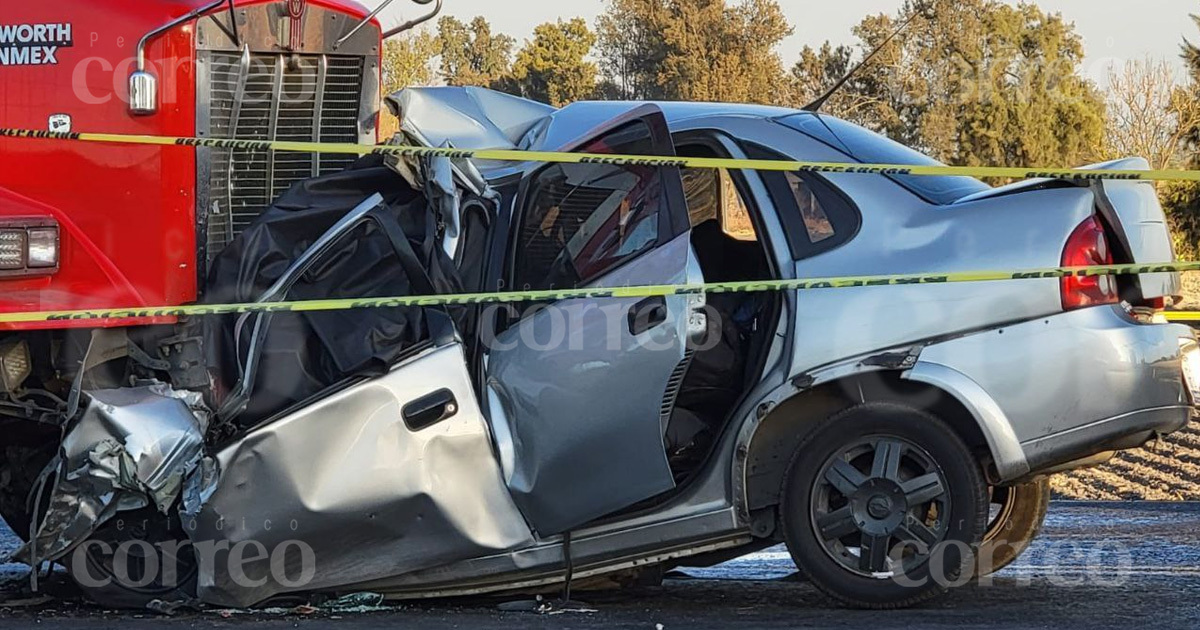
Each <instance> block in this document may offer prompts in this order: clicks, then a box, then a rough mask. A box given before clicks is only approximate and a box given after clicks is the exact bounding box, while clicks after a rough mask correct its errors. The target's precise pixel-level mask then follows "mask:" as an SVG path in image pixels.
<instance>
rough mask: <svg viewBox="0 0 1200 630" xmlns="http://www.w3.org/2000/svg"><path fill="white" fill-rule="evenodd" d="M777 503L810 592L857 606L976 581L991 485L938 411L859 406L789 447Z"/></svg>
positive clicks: (911, 599) (887, 604) (892, 603)
mask: <svg viewBox="0 0 1200 630" xmlns="http://www.w3.org/2000/svg"><path fill="white" fill-rule="evenodd" d="M781 497H782V505H781V507H780V516H781V519H780V520H781V525H782V529H783V534H784V539H785V541H786V542H787V548H788V551H789V552H790V553H791V556H792V559H793V560H794V561H795V562H796V566H797V567H798V568H799V569H800V571H801V572H803V573H804V574H805V575H806V576H807V577H808V579H809V580H810V581H811V582H812V583H813V585H815V586H816V587H817V588H818V589H820V590H821V591H822V592H824V593H825V594H826V595H828V596H830V597H832V598H833V599H835V600H837V601H838V602H840V603H842V604H845V605H849V606H853V607H856V608H870V609H890V608H903V607H907V606H911V605H914V604H917V603H919V602H922V601H924V600H927V599H929V598H931V597H934V596H936V595H938V594H940V593H942V592H944V591H945V590H946V589H947V588H949V587H951V586H959V585H962V584H964V583H966V582H967V581H969V580H970V579H971V577H972V571H971V568H972V563H973V561H974V551H975V549H976V546H977V545H978V543H979V541H980V539H981V538H982V536H983V532H984V527H985V525H986V519H987V515H988V501H987V484H986V482H985V481H984V479H983V476H982V474H981V472H980V467H979V464H978V462H976V460H975V458H974V457H973V456H972V454H971V451H970V449H968V448H967V446H966V444H964V443H963V441H962V439H961V438H960V437H959V436H958V435H957V434H956V433H955V432H954V430H953V429H951V428H950V427H949V426H948V425H947V424H946V423H945V422H943V421H942V420H941V419H939V418H937V417H936V416H934V415H932V414H930V413H927V412H925V411H921V410H918V409H914V408H912V407H908V406H904V405H898V404H892V403H865V404H861V405H857V406H854V407H851V408H849V409H846V410H844V411H842V412H840V413H837V414H835V415H834V416H832V417H830V418H828V419H826V420H825V421H823V422H822V423H821V424H820V426H818V427H817V428H816V429H814V431H813V432H812V433H811V434H810V435H809V436H808V437H807V438H806V439H805V440H804V441H803V442H802V443H801V444H800V445H799V446H798V447H797V449H796V452H795V454H794V455H793V457H792V461H791V463H790V465H789V467H788V470H787V473H786V474H785V475H784V482H783V488H782V494H781Z"/></svg>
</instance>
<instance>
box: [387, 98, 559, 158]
mask: <svg viewBox="0 0 1200 630" xmlns="http://www.w3.org/2000/svg"><path fill="white" fill-rule="evenodd" d="M387 102H388V105H389V107H391V108H392V110H393V111H394V112H396V113H397V114H398V115H399V117H400V130H401V131H403V132H404V133H405V134H407V135H409V136H410V137H412V138H414V139H417V140H419V141H420V142H421V143H422V144H425V145H426V146H435V147H440V146H445V145H449V146H453V147H457V148H460V149H483V148H488V149H516V148H518V147H521V146H522V144H523V139H524V137H525V136H526V135H527V134H528V133H529V132H530V131H531V130H532V129H533V128H534V127H535V126H536V125H538V124H540V123H542V122H543V121H544V120H545V118H546V117H547V116H549V115H550V114H552V113H553V112H554V111H555V109H554V108H553V107H551V106H549V105H544V104H542V103H537V102H534V101H530V100H527V99H523V98H520V97H516V96H510V95H508V94H504V93H502V92H496V91H493V90H488V89H484V88H478V87H433V88H428V87H411V88H406V89H404V90H401V91H399V92H396V93H395V94H393V95H391V96H389V97H388V98H387Z"/></svg>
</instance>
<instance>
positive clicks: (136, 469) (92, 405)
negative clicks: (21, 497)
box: [14, 383, 209, 563]
mask: <svg viewBox="0 0 1200 630" xmlns="http://www.w3.org/2000/svg"><path fill="white" fill-rule="evenodd" d="M86 396H87V398H88V403H87V407H86V409H85V410H84V412H83V415H82V416H81V417H80V419H79V421H78V422H76V423H75V424H74V426H73V427H71V428H70V429H69V430H68V431H67V434H66V437H65V438H64V440H63V443H62V447H61V450H60V452H59V455H58V457H57V459H56V460H55V462H54V463H52V464H51V466H50V467H49V468H48V469H47V471H46V472H45V473H44V474H43V478H42V480H41V483H42V484H50V483H53V486H46V488H47V490H48V491H49V493H50V494H49V497H50V498H49V508H48V510H47V512H46V514H45V515H44V516H43V517H42V518H41V520H40V523H39V526H38V527H37V537H36V538H35V539H34V542H30V543H29V544H27V545H26V546H25V547H23V548H22V549H21V550H19V551H18V552H17V554H16V555H15V556H14V557H15V558H17V559H19V560H21V561H24V562H30V563H32V562H36V561H41V560H56V559H58V558H61V557H62V556H64V555H66V554H67V553H68V552H69V551H70V550H71V549H72V548H74V546H75V545H77V544H78V543H80V542H82V541H84V540H87V539H88V538H89V537H90V536H91V535H92V533H93V532H95V531H96V529H97V528H99V527H100V526H101V525H103V524H104V523H105V522H106V521H108V520H109V519H111V518H112V517H113V515H115V514H116V513H117V512H122V511H127V510H138V509H142V508H145V507H148V506H151V505H153V506H154V507H155V508H156V509H157V510H158V511H159V512H161V513H163V514H166V513H167V512H168V511H169V510H170V509H171V506H172V505H173V504H174V503H175V501H176V499H178V498H179V495H180V492H181V491H182V488H183V486H184V483H185V480H187V479H188V477H189V476H190V475H191V474H192V472H193V471H195V470H197V469H198V467H200V465H201V462H202V461H203V460H204V434H205V431H206V430H207V428H208V420H209V415H208V410H207V409H206V408H205V406H204V403H203V401H202V399H201V396H200V394H197V393H194V392H180V391H176V390H173V389H171V388H170V387H168V386H167V385H165V384H163V383H155V384H153V385H149V386H143V387H135V388H127V389H113V390H98V391H92V392H86ZM193 483H194V484H196V492H198V493H201V494H202V493H203V492H204V488H203V482H202V480H197V481H193ZM35 542H36V548H35Z"/></svg>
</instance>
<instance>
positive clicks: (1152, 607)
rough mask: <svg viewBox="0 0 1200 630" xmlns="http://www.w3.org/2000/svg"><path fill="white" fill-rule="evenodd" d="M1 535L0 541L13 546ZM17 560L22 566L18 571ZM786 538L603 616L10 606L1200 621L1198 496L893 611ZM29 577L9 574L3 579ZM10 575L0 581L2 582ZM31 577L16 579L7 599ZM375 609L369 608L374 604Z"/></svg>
mask: <svg viewBox="0 0 1200 630" xmlns="http://www.w3.org/2000/svg"><path fill="white" fill-rule="evenodd" d="M13 544H14V543H13V540H12V537H11V534H8V532H2V533H0V549H2V548H11V546H12V545H13ZM5 569H12V567H6V568H5ZM793 571H794V567H793V566H792V563H791V561H790V560H789V559H788V557H787V553H786V551H784V550H783V549H782V548H774V549H769V550H767V551H765V552H762V553H758V554H755V555H753V556H748V557H746V558H742V559H739V560H735V561H733V562H729V563H726V564H724V565H721V566H718V567H713V568H710V569H691V570H687V571H686V574H677V577H675V578H674V579H669V580H667V582H666V583H665V584H664V585H663V586H662V587H658V588H653V589H645V590H642V591H639V592H636V593H620V594H585V595H582V596H580V598H581V599H584V600H585V601H587V602H588V604H589V607H590V609H592V610H593V612H563V613H561V614H552V615H535V614H532V613H513V612H500V611H498V610H497V609H496V605H497V603H498V601H497V600H471V601H463V600H455V601H442V602H431V603H421V604H405V605H403V606H396V607H385V608H382V609H376V610H374V611H370V612H350V611H337V612H319V611H318V612H310V613H309V614H298V613H296V612H294V611H290V610H286V609H279V610H274V611H265V612H264V611H259V612H245V611H237V612H232V611H225V612H224V615H225V616H223V615H222V613H221V612H220V611H206V612H200V613H188V614H186V615H181V616H176V617H173V618H165V617H160V616H155V615H151V614H148V613H116V612H108V611H102V610H98V609H95V608H92V607H89V606H88V605H86V604H85V603H83V602H81V601H79V599H78V597H77V596H76V595H74V594H73V593H72V591H71V589H70V587H69V585H67V584H65V583H63V581H62V579H61V578H59V579H56V580H54V581H53V584H52V586H51V590H53V591H55V592H56V593H57V594H58V597H57V598H56V599H55V600H54V601H51V602H48V603H45V604H42V605H32V606H31V605H20V602H16V603H17V604H18V605H17V606H13V605H12V604H13V602H11V601H10V602H9V603H8V605H7V606H6V604H5V603H3V602H4V599H5V594H4V593H5V590H6V587H5V585H3V584H0V627H5V628H9V627H28V626H34V625H36V626H37V627H39V628H142V627H145V628H159V627H188V628H226V627H230V626H237V625H246V624H254V625H256V626H258V625H261V626H264V627H269V628H296V627H304V626H307V627H314V628H316V627H325V626H328V625H332V622H336V623H337V624H338V625H339V626H344V627H349V628H421V629H425V628H434V629H438V628H471V629H472V630H484V629H490V628H641V629H649V630H658V629H670V628H687V629H688V630H694V629H702V628H724V627H729V626H732V625H738V626H747V627H755V628H784V627H806V628H810V627H811V628H817V627H819V628H872V627H877V626H879V625H882V624H894V625H895V626H896V627H906V628H916V629H924V628H929V629H935V628H937V629H941V628H946V629H949V628H954V629H960V628H986V627H1004V628H1047V629H1049V628H1053V629H1056V630H1057V629H1060V628H1065V629H1069V628H1080V629H1086V630H1098V629H1104V628H1114V629H1116V628H1120V629H1122V630H1128V628H1130V627H1137V628H1138V630H1154V629H1156V628H1185V627H1193V628H1194V627H1200V604H1198V603H1197V602H1196V601H1195V597H1194V594H1195V593H1196V592H1198V591H1200V503H1082V502H1079V503H1073V502H1062V503H1055V504H1053V506H1052V507H1051V512H1050V516H1049V518H1048V519H1047V524H1046V530H1045V532H1044V535H1043V536H1042V537H1041V538H1040V539H1039V540H1038V541H1037V542H1036V543H1035V545H1034V546H1033V547H1032V548H1031V549H1030V550H1029V552H1027V553H1026V555H1025V556H1024V557H1022V558H1021V559H1020V560H1019V561H1018V562H1017V564H1016V565H1014V566H1013V567H1010V568H1009V569H1007V570H1005V571H1004V572H1002V573H1001V574H1000V575H998V576H996V577H995V578H994V580H993V583H992V584H987V585H985V584H981V585H976V586H972V587H967V588H964V589H960V590H958V591H955V592H953V593H951V594H950V595H948V596H946V597H944V598H941V599H938V600H935V601H934V602H932V603H930V604H927V605H925V606H923V607H920V608H917V609H913V610H905V611H895V612H887V613H876V612H865V611H851V610H842V609H839V608H837V607H834V606H832V605H830V604H829V603H828V602H827V601H826V600H824V599H823V598H821V597H820V596H819V595H818V594H817V593H816V592H815V590H814V589H813V588H812V587H810V586H809V585H807V584H805V583H803V582H802V581H800V580H796V579H795V578H794V577H790V576H792V574H793ZM2 575H7V576H10V578H11V577H15V576H20V575H21V572H20V571H19V568H18V569H17V570H15V571H14V570H6V571H5V572H4V573H0V576H2ZM3 579H4V578H3V577H0V582H2V581H3ZM22 583H23V580H20V581H17V582H15V583H14V582H13V581H12V580H11V579H10V582H9V584H8V585H7V591H8V593H10V595H9V597H16V596H17V595H16V593H15V590H16V589H19V588H20V585H21V584H22ZM368 610H370V609H368Z"/></svg>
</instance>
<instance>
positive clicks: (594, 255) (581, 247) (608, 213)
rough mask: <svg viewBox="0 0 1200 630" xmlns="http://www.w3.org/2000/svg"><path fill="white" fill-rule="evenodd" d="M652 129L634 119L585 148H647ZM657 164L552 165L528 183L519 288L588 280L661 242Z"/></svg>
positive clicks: (625, 151) (518, 253)
mask: <svg viewBox="0 0 1200 630" xmlns="http://www.w3.org/2000/svg"><path fill="white" fill-rule="evenodd" d="M649 143H650V132H649V129H648V127H647V126H646V124H645V123H644V122H636V123H632V124H630V125H628V126H625V127H622V128H621V129H619V130H617V131H615V132H613V133H611V134H609V135H607V136H605V137H604V138H603V139H601V140H599V141H597V142H595V143H593V144H592V145H590V146H586V147H582V148H581V150H582V151H583V152H585V153H621V154H635V155H636V154H649V153H650V150H649V149H650V146H649ZM663 186H664V184H663V173H662V171H661V169H660V168H659V167H646V166H616V165H610V164H555V165H552V166H549V167H547V168H545V169H543V170H542V171H541V172H539V173H538V174H537V175H535V176H534V179H533V180H532V182H531V185H530V187H529V190H528V193H527V196H526V200H525V204H524V210H523V212H522V215H521V225H520V231H519V233H518V241H517V244H516V248H515V259H514V274H513V275H514V281H515V283H516V286H517V287H518V288H520V289H527V290H543V289H569V288H575V287H579V286H583V285H586V284H589V283H590V282H592V281H594V280H596V279H598V278H599V277H600V276H602V275H604V274H605V273H606V272H608V271H609V270H611V269H613V268H615V267H617V266H619V265H621V264H622V263H624V262H625V261H627V260H631V259H633V258H636V257H637V256H638V255H639V254H642V253H644V252H646V251H649V250H650V249H653V248H654V247H655V246H656V245H657V244H658V242H659V236H660V234H663V233H665V232H667V231H669V230H668V229H664V225H663V221H664V219H665V218H666V214H667V213H668V209H667V208H666V207H665V206H666V201H665V196H664V187H663Z"/></svg>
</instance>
